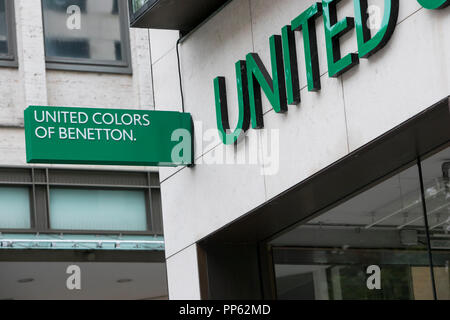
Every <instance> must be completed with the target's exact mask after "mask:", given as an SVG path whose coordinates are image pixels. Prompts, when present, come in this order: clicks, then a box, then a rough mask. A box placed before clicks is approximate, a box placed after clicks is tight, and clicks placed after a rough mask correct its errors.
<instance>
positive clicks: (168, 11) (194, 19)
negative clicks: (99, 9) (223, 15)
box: [128, 0, 230, 35]
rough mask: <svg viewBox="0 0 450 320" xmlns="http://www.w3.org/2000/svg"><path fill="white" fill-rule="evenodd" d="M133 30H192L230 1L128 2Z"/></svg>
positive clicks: (157, 0) (186, 31)
mask: <svg viewBox="0 0 450 320" xmlns="http://www.w3.org/2000/svg"><path fill="white" fill-rule="evenodd" d="M128 1H129V8H130V24H131V27H134V28H153V29H172V30H180V31H181V33H182V34H183V35H185V34H187V33H188V32H189V31H191V30H193V29H194V28H195V27H197V26H198V25H199V24H201V23H202V22H203V21H205V20H206V19H207V18H208V17H209V16H211V15H212V14H213V13H214V12H216V11H217V10H219V9H220V8H221V7H222V6H224V5H225V4H226V3H227V2H229V1H230V0H189V1H186V0H128Z"/></svg>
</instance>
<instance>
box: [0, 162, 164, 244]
mask: <svg viewBox="0 0 450 320" xmlns="http://www.w3.org/2000/svg"><path fill="white" fill-rule="evenodd" d="M11 231H14V232H20V233H42V234H52V233H55V234H61V233H72V234H74V233H76V234H79V233H80V234H96V235H97V234H98V235H101V234H108V235H113V234H123V235H144V236H145V235H162V233H163V230H162V213H161V192H160V186H159V175H158V173H153V172H136V171H97V170H62V169H46V168H20V167H19V168H0V233H2V232H3V233H8V232H11Z"/></svg>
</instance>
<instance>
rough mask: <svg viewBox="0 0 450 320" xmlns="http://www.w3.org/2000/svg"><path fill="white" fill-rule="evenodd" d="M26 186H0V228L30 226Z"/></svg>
mask: <svg viewBox="0 0 450 320" xmlns="http://www.w3.org/2000/svg"><path fill="white" fill-rule="evenodd" d="M30 225H31V224H30V191H29V189H28V188H15V187H14V188H10V187H0V229H29V228H30Z"/></svg>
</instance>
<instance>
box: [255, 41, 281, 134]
mask: <svg viewBox="0 0 450 320" xmlns="http://www.w3.org/2000/svg"><path fill="white" fill-rule="evenodd" d="M270 57H271V58H270V59H271V62H272V78H270V75H269V73H268V72H267V70H266V68H265V67H264V64H263V63H262V61H261V58H260V57H259V55H258V54H256V53H249V54H248V55H247V77H248V79H247V80H248V93H249V97H250V111H251V121H252V127H253V128H254V129H261V128H263V127H264V120H263V110H262V101H261V89H262V91H263V92H264V94H265V95H266V97H267V99H268V100H269V102H270V104H271V105H272V108H273V109H274V110H275V112H277V113H280V112H286V111H287V98H286V83H285V79H284V67H283V49H282V41H281V36H278V35H276V36H272V37H270Z"/></svg>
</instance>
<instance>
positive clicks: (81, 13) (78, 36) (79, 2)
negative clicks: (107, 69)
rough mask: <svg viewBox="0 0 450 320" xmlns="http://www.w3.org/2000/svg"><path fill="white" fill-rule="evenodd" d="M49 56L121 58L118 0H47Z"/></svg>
mask: <svg viewBox="0 0 450 320" xmlns="http://www.w3.org/2000/svg"><path fill="white" fill-rule="evenodd" d="M43 8H44V12H43V15H44V29H45V51H46V55H47V58H59V59H72V60H73V59H81V60H94V61H97V62H98V63H101V62H102V61H103V62H106V63H107V62H120V61H122V60H123V58H124V57H123V56H122V49H123V48H122V42H121V39H122V38H121V21H120V15H119V3H118V0H95V1H87V0H44V1H43Z"/></svg>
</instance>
